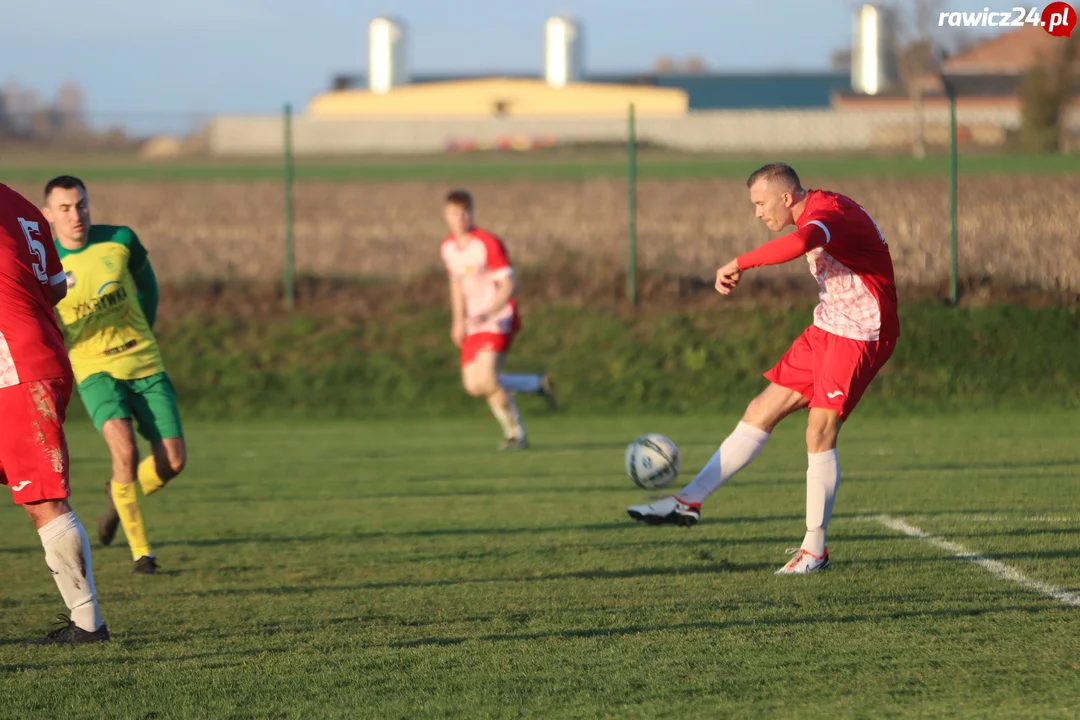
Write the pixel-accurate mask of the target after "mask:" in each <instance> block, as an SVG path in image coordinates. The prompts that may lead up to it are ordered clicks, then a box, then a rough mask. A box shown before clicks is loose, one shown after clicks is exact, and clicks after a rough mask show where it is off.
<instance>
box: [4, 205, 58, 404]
mask: <svg viewBox="0 0 1080 720" xmlns="http://www.w3.org/2000/svg"><path fill="white" fill-rule="evenodd" d="M66 280H67V277H66V276H65V275H64V268H63V267H62V266H61V265H60V257H59V256H58V255H57V252H56V246H55V245H54V244H53V238H52V233H51V232H50V230H49V223H48V222H47V221H46V220H45V218H44V217H42V215H41V212H40V211H39V210H38V209H37V208H36V207H35V206H34V204H33V203H31V202H30V201H29V200H27V199H26V198H24V197H23V196H22V195H20V194H19V193H17V192H15V191H14V190H12V189H11V188H9V187H8V186H6V185H2V184H0V388H4V387H10V386H12V385H18V384H20V383H25V382H29V381H32V380H48V379H51V378H63V377H67V376H69V375H70V374H71V363H70V362H69V361H68V356H67V350H66V349H65V347H64V336H63V334H62V333H61V332H60V327H59V325H57V323H56V316H55V315H54V314H53V304H52V299H51V297H50V287H51V286H52V285H56V284H58V283H62V282H66Z"/></svg>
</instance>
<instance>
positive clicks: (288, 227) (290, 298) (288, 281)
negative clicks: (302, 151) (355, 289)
mask: <svg viewBox="0 0 1080 720" xmlns="http://www.w3.org/2000/svg"><path fill="white" fill-rule="evenodd" d="M283 120H284V122H283V125H284V133H285V136H284V156H285V157H284V159H285V168H284V170H285V307H287V308H289V309H290V310H291V309H293V308H294V307H295V306H296V251H295V247H294V243H293V148H292V105H291V104H290V103H285V113H284V118H283Z"/></svg>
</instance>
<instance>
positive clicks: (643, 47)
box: [0, 0, 859, 127]
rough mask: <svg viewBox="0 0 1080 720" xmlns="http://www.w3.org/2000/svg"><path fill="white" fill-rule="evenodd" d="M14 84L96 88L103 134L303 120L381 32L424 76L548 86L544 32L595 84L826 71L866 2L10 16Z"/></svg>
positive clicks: (1, 49) (85, 5) (417, 4)
mask: <svg viewBox="0 0 1080 720" xmlns="http://www.w3.org/2000/svg"><path fill="white" fill-rule="evenodd" d="M0 5H2V6H3V9H2V10H0V82H6V81H15V82H18V83H19V84H20V85H21V86H23V87H29V88H33V89H34V90H36V91H38V92H39V93H41V94H42V95H43V96H45V97H47V98H51V97H52V96H53V95H54V93H55V90H56V88H57V87H58V86H59V85H60V84H61V83H62V82H65V81H74V82H76V83H78V84H79V85H81V86H82V88H83V89H84V91H85V93H86V97H87V106H88V111H89V113H90V114H91V115H92V119H93V120H94V122H95V124H97V125H102V124H108V123H111V122H114V121H123V122H126V123H127V124H128V125H132V124H135V125H139V126H144V127H145V126H147V125H155V126H156V125H159V124H163V123H164V121H165V120H169V119H171V121H170V124H173V125H174V124H176V122H177V121H178V120H177V119H178V118H179V119H183V118H196V119H197V118H199V117H200V116H206V115H213V114H216V113H255V114H258V113H274V112H279V111H280V108H281V106H282V104H283V103H285V102H291V103H293V104H294V106H296V107H297V108H302V107H303V106H304V105H305V104H306V103H307V102H308V101H309V100H310V99H311V97H312V96H313V95H314V94H316V93H318V92H320V91H322V90H324V89H326V88H328V87H329V84H330V79H331V77H332V76H333V75H334V74H337V73H360V72H363V71H364V70H365V69H366V65H367V26H368V23H369V22H370V21H371V20H372V19H373V18H375V17H379V16H382V15H393V16H395V17H398V18H401V19H403V20H404V21H405V23H406V25H407V28H408V37H409V47H410V61H411V62H410V64H411V66H412V69H413V71H414V72H492V73H494V72H499V71H503V72H511V71H514V72H523V71H526V72H527V71H532V72H538V73H539V72H540V71H541V69H542V63H543V26H544V21H545V20H546V19H547V18H548V17H549V16H551V15H553V14H556V13H564V12H565V13H569V14H570V15H571V16H572V17H574V18H575V19H576V20H577V21H578V22H579V24H580V25H581V26H582V28H583V36H584V65H585V70H586V73H589V72H611V71H643V70H648V69H650V68H651V67H652V65H653V62H654V61H655V60H656V58H658V57H660V56H669V57H673V58H685V57H687V56H690V55H697V56H700V57H702V58H703V59H704V60H705V62H706V65H707V67H708V68H709V69H710V70H714V71H757V70H761V71H768V70H805V71H813V70H824V69H827V68H828V60H829V54H830V52H831V51H833V50H835V49H837V48H843V47H847V46H849V45H850V41H851V37H850V36H851V26H852V20H851V19H852V16H853V13H854V10H855V8H856V7H857V6H858V5H859V3H858V2H856V0H817V1H816V2H812V1H810V0H771V1H769V0H554V2H546V1H545V2H537V1H536V0H502V1H494V0H452V1H450V2H448V1H447V0H379V1H378V2H371V1H370V0H360V2H357V1H356V0H182V1H181V2H169V3H166V2H155V1H154V0H48V1H47V2H33V1H32V2H21V1H20V0H2V2H0Z"/></svg>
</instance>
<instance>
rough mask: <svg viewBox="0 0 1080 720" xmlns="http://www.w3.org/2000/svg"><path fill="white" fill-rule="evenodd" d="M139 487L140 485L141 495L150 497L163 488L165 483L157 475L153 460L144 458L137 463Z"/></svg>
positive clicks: (155, 464)
mask: <svg viewBox="0 0 1080 720" xmlns="http://www.w3.org/2000/svg"><path fill="white" fill-rule="evenodd" d="M139 485H142V491H143V495H151V494H153V493H156V492H157V491H158V490H160V489H161V488H163V487H165V481H164V480H162V479H161V476H160V475H158V471H157V463H155V462H154V458H152V457H148V458H144V459H143V461H142V462H141V463H139Z"/></svg>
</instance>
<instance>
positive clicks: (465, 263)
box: [440, 190, 555, 450]
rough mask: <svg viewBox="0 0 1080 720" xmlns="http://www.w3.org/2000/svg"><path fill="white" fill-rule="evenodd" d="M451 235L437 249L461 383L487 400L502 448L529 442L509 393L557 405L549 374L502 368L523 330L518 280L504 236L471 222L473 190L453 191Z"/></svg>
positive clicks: (445, 212)
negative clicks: (458, 352) (446, 286)
mask: <svg viewBox="0 0 1080 720" xmlns="http://www.w3.org/2000/svg"><path fill="white" fill-rule="evenodd" d="M443 215H444V218H445V220H446V224H447V226H448V227H449V229H450V234H449V235H447V236H446V238H445V239H443V242H442V247H441V249H440V252H441V254H442V259H443V263H444V264H445V265H446V272H447V275H449V277H450V309H451V312H452V314H453V324H452V325H451V328H450V337H451V339H452V340H453V342H454V344H455V345H457V346H458V347H459V348H461V382H462V384H463V385H464V386H465V392H467V393H469V394H470V395H472V396H473V397H482V398H484V399H486V400H487V402H488V406H489V407H490V408H491V413H492V415H494V416H495V419H496V420H498V421H499V425H500V426H501V427H502V431H503V438H504V442H503V445H502V449H503V450H524V449H525V448H527V447H528V446H529V441H528V438H527V437H526V435H525V427H524V425H523V424H522V422H521V414H520V413H519V412H518V408H517V404H516V403H515V402H514V397H513V393H532V394H535V395H540V396H542V397H544V398H546V399H547V401H548V405H549V407H551V408H552V409H554V407H555V392H554V387H553V385H552V382H551V377H550V376H549V375H547V374H523V375H522V374H509V373H504V372H502V366H503V362H504V361H505V359H506V353H507V352H508V351H509V350H510V346H511V345H512V344H513V342H514V336H515V335H516V334H517V332H518V331H519V330H520V329H521V319H520V317H519V316H518V306H517V300H515V299H514V295H515V294H516V292H517V282H516V280H515V278H514V268H513V266H512V265H511V264H510V256H509V254H508V253H507V252H506V246H505V245H503V243H502V241H501V240H500V239H499V238H497V237H496V236H495V235H493V234H491V233H490V232H488V231H486V230H483V229H481V228H478V227H476V225H475V223H474V222H473V200H472V195H470V194H469V193H468V192H466V191H464V190H455V191H453V192H451V193H450V194H449V195H447V197H446V206H445V207H444V209H443Z"/></svg>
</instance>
